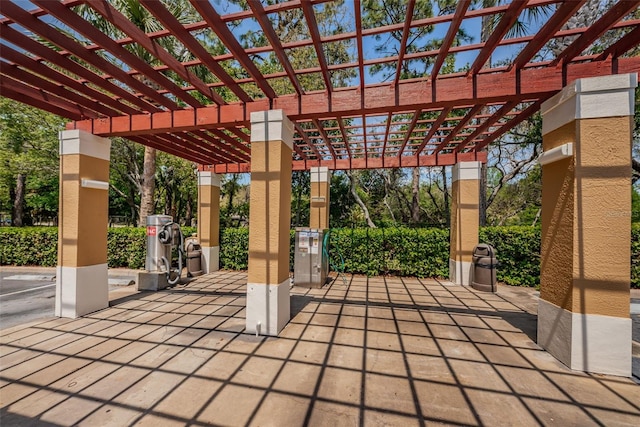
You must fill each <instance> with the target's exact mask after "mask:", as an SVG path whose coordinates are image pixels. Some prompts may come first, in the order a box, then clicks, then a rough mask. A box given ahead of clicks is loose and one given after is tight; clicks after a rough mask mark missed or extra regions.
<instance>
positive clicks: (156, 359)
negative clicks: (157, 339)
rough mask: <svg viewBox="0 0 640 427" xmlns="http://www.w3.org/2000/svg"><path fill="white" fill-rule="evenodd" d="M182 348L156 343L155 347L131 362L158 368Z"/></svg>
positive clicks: (140, 365)
mask: <svg viewBox="0 0 640 427" xmlns="http://www.w3.org/2000/svg"><path fill="white" fill-rule="evenodd" d="M182 350H183V347H182V346H177V345H166V344H156V345H155V346H154V347H153V348H151V349H149V350H148V351H146V352H145V353H143V354H141V355H140V356H138V357H136V358H135V359H133V360H132V361H131V362H130V364H131V365H134V366H139V367H143V368H150V369H153V368H157V367H159V366H160V365H162V364H163V363H165V362H166V361H167V360H169V359H171V358H172V357H174V356H175V355H176V354H178V353H180V352H181V351H182Z"/></svg>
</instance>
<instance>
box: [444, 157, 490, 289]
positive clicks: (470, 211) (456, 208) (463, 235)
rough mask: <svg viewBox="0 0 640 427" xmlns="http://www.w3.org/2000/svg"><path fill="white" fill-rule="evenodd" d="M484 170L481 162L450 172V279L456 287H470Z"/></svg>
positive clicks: (476, 242)
mask: <svg viewBox="0 0 640 427" xmlns="http://www.w3.org/2000/svg"><path fill="white" fill-rule="evenodd" d="M481 168H482V163H481V162H460V163H457V164H455V165H454V166H453V170H452V172H451V181H452V184H451V234H450V237H449V241H450V254H449V278H450V280H451V281H452V282H453V283H455V284H456V285H466V286H468V285H470V284H471V270H472V268H473V266H472V263H471V261H472V258H471V257H472V255H473V248H474V247H475V246H476V245H477V244H478V227H479V226H480V170H481Z"/></svg>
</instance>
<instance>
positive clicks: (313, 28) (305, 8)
mask: <svg viewBox="0 0 640 427" xmlns="http://www.w3.org/2000/svg"><path fill="white" fill-rule="evenodd" d="M301 6H302V12H303V13H304V17H305V19H306V20H307V27H308V28H309V34H311V40H312V41H313V47H314V48H315V50H316V56H317V57H318V63H320V68H321V69H322V78H323V79H324V84H325V86H326V87H327V92H329V93H331V91H332V90H333V85H332V84H331V76H330V75H329V69H328V68H327V58H326V57H325V55H324V49H322V41H321V37H320V31H319V30H318V22H317V21H316V14H315V12H314V11H313V5H312V4H311V3H309V2H305V1H303V2H302V3H301Z"/></svg>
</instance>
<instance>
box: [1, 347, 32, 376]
mask: <svg viewBox="0 0 640 427" xmlns="http://www.w3.org/2000/svg"><path fill="white" fill-rule="evenodd" d="M41 354H42V351H36V350H31V349H24V348H18V349H16V351H14V352H12V353H8V354H6V355H4V356H2V357H0V373H1V372H2V371H4V370H6V369H9V368H10V367H12V366H14V365H17V364H20V363H24V362H26V361H28V360H31V359H33V358H34V357H38V356H40V355H41Z"/></svg>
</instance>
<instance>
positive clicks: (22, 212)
mask: <svg viewBox="0 0 640 427" xmlns="http://www.w3.org/2000/svg"><path fill="white" fill-rule="evenodd" d="M65 123H66V120H65V119H62V118H60V117H58V116H55V115H53V114H50V113H46V112H42V111H40V110H37V109H35V108H32V107H29V106H27V105H25V104H21V103H18V102H16V101H12V100H10V99H6V98H0V165H2V167H1V168H0V190H2V193H4V194H2V195H0V203H2V206H1V207H0V210H5V209H7V208H8V207H9V205H10V206H11V223H12V225H14V226H16V227H21V226H23V225H26V224H27V223H31V222H32V221H33V216H34V214H35V215H38V214H39V215H43V214H44V215H46V216H48V215H49V214H53V213H54V212H56V211H57V204H58V170H59V169H58V132H59V131H61V130H63V129H64V124H65ZM7 210H8V209H7Z"/></svg>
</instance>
